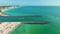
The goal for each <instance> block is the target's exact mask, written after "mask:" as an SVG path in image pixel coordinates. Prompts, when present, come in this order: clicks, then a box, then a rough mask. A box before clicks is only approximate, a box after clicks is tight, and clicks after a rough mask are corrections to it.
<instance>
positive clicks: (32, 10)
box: [5, 6, 60, 34]
mask: <svg viewBox="0 0 60 34" xmlns="http://www.w3.org/2000/svg"><path fill="white" fill-rule="evenodd" d="M5 13H6V14H9V15H10V16H31V15H32V16H33V15H40V16H42V17H40V18H30V19H27V18H26V19H25V20H23V21H47V22H48V24H21V25H19V26H18V27H17V28H16V29H15V30H14V31H13V32H12V33H11V34H60V6H24V7H20V8H15V9H11V10H6V11H5Z"/></svg>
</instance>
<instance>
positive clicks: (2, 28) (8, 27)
mask: <svg viewBox="0 0 60 34" xmlns="http://www.w3.org/2000/svg"><path fill="white" fill-rule="evenodd" d="M13 8H14V7H10V8H7V9H6V8H5V9H0V10H1V11H0V16H9V15H6V14H3V12H4V11H6V10H10V9H13ZM16 8H17V7H16ZM19 24H21V22H0V34H10V32H12V31H13V30H14V29H15V28H16V27H17V26H18V25H19Z"/></svg>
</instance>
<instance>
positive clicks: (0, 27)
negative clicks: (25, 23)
mask: <svg viewBox="0 0 60 34" xmlns="http://www.w3.org/2000/svg"><path fill="white" fill-rule="evenodd" d="M19 24H21V23H20V22H2V23H1V24H0V34H10V32H11V31H12V30H14V29H15V28H16V27H17V26H18V25H19Z"/></svg>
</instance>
